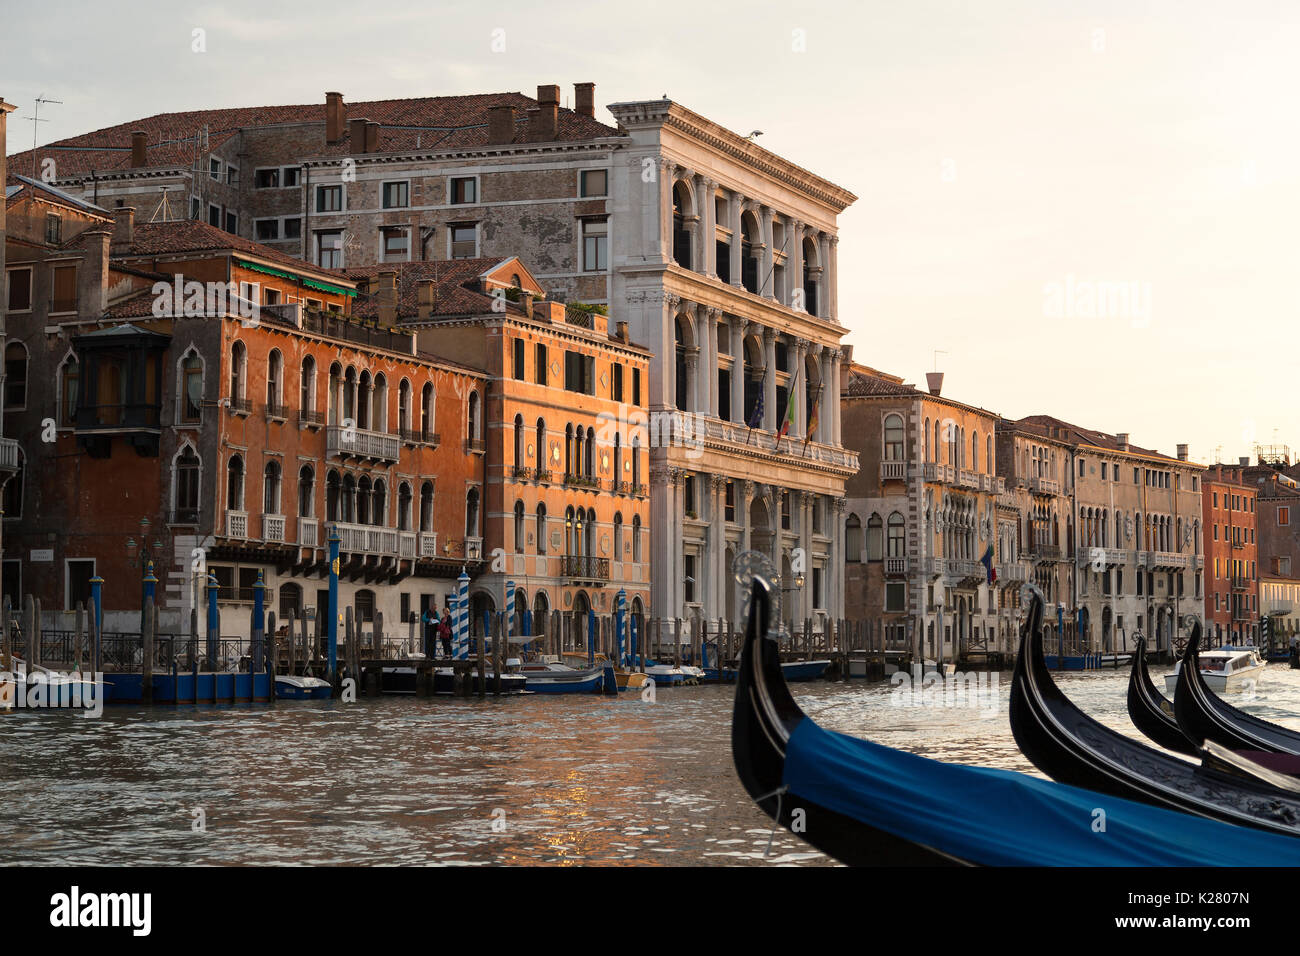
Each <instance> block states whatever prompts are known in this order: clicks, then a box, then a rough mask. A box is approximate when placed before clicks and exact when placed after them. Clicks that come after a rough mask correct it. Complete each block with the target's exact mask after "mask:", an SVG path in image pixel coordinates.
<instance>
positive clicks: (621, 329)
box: [617, 322, 628, 345]
mask: <svg viewBox="0 0 1300 956" xmlns="http://www.w3.org/2000/svg"><path fill="white" fill-rule="evenodd" d="M617 328H618V340H619V341H620V342H622V343H623V344H624V345H627V344H628V343H627V323H626V322H620V323H618V326H617Z"/></svg>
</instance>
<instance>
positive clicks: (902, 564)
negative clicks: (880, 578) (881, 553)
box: [885, 556, 907, 575]
mask: <svg viewBox="0 0 1300 956" xmlns="http://www.w3.org/2000/svg"><path fill="white" fill-rule="evenodd" d="M906 573H907V558H906V556H904V557H901V558H885V574H887V575H898V574H906Z"/></svg>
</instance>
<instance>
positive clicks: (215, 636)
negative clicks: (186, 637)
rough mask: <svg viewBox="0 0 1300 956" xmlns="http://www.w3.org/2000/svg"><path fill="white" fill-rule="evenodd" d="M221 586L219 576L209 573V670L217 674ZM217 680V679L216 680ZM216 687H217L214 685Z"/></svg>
mask: <svg viewBox="0 0 1300 956" xmlns="http://www.w3.org/2000/svg"><path fill="white" fill-rule="evenodd" d="M220 587H221V586H220V585H219V584H217V576H216V575H215V574H213V573H212V572H211V571H209V572H208V670H210V671H212V672H213V673H216V670H217V651H218V647H217V643H218V641H219V640H220V638H221V635H220V633H219V632H220V630H221V620H220V618H219V617H218V616H217V591H218V589H219V588H220ZM214 679H215V678H214ZM214 686H215V685H214Z"/></svg>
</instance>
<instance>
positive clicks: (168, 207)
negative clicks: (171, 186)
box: [149, 186, 172, 222]
mask: <svg viewBox="0 0 1300 956" xmlns="http://www.w3.org/2000/svg"><path fill="white" fill-rule="evenodd" d="M158 188H159V189H161V190H162V198H161V199H159V200H158V205H157V206H155V207H154V210H153V216H152V218H150V220H149V221H150V222H157V221H158V214H159V213H161V214H162V217H163V218H162V221H163V222H171V221H172V204H171V200H169V199H168V198H167V187H166V186H159V187H158Z"/></svg>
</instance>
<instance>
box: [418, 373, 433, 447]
mask: <svg viewBox="0 0 1300 956" xmlns="http://www.w3.org/2000/svg"><path fill="white" fill-rule="evenodd" d="M433 431H434V429H433V383H432V382H425V383H424V388H423V389H421V391H420V439H421V441H432V439H433Z"/></svg>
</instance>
